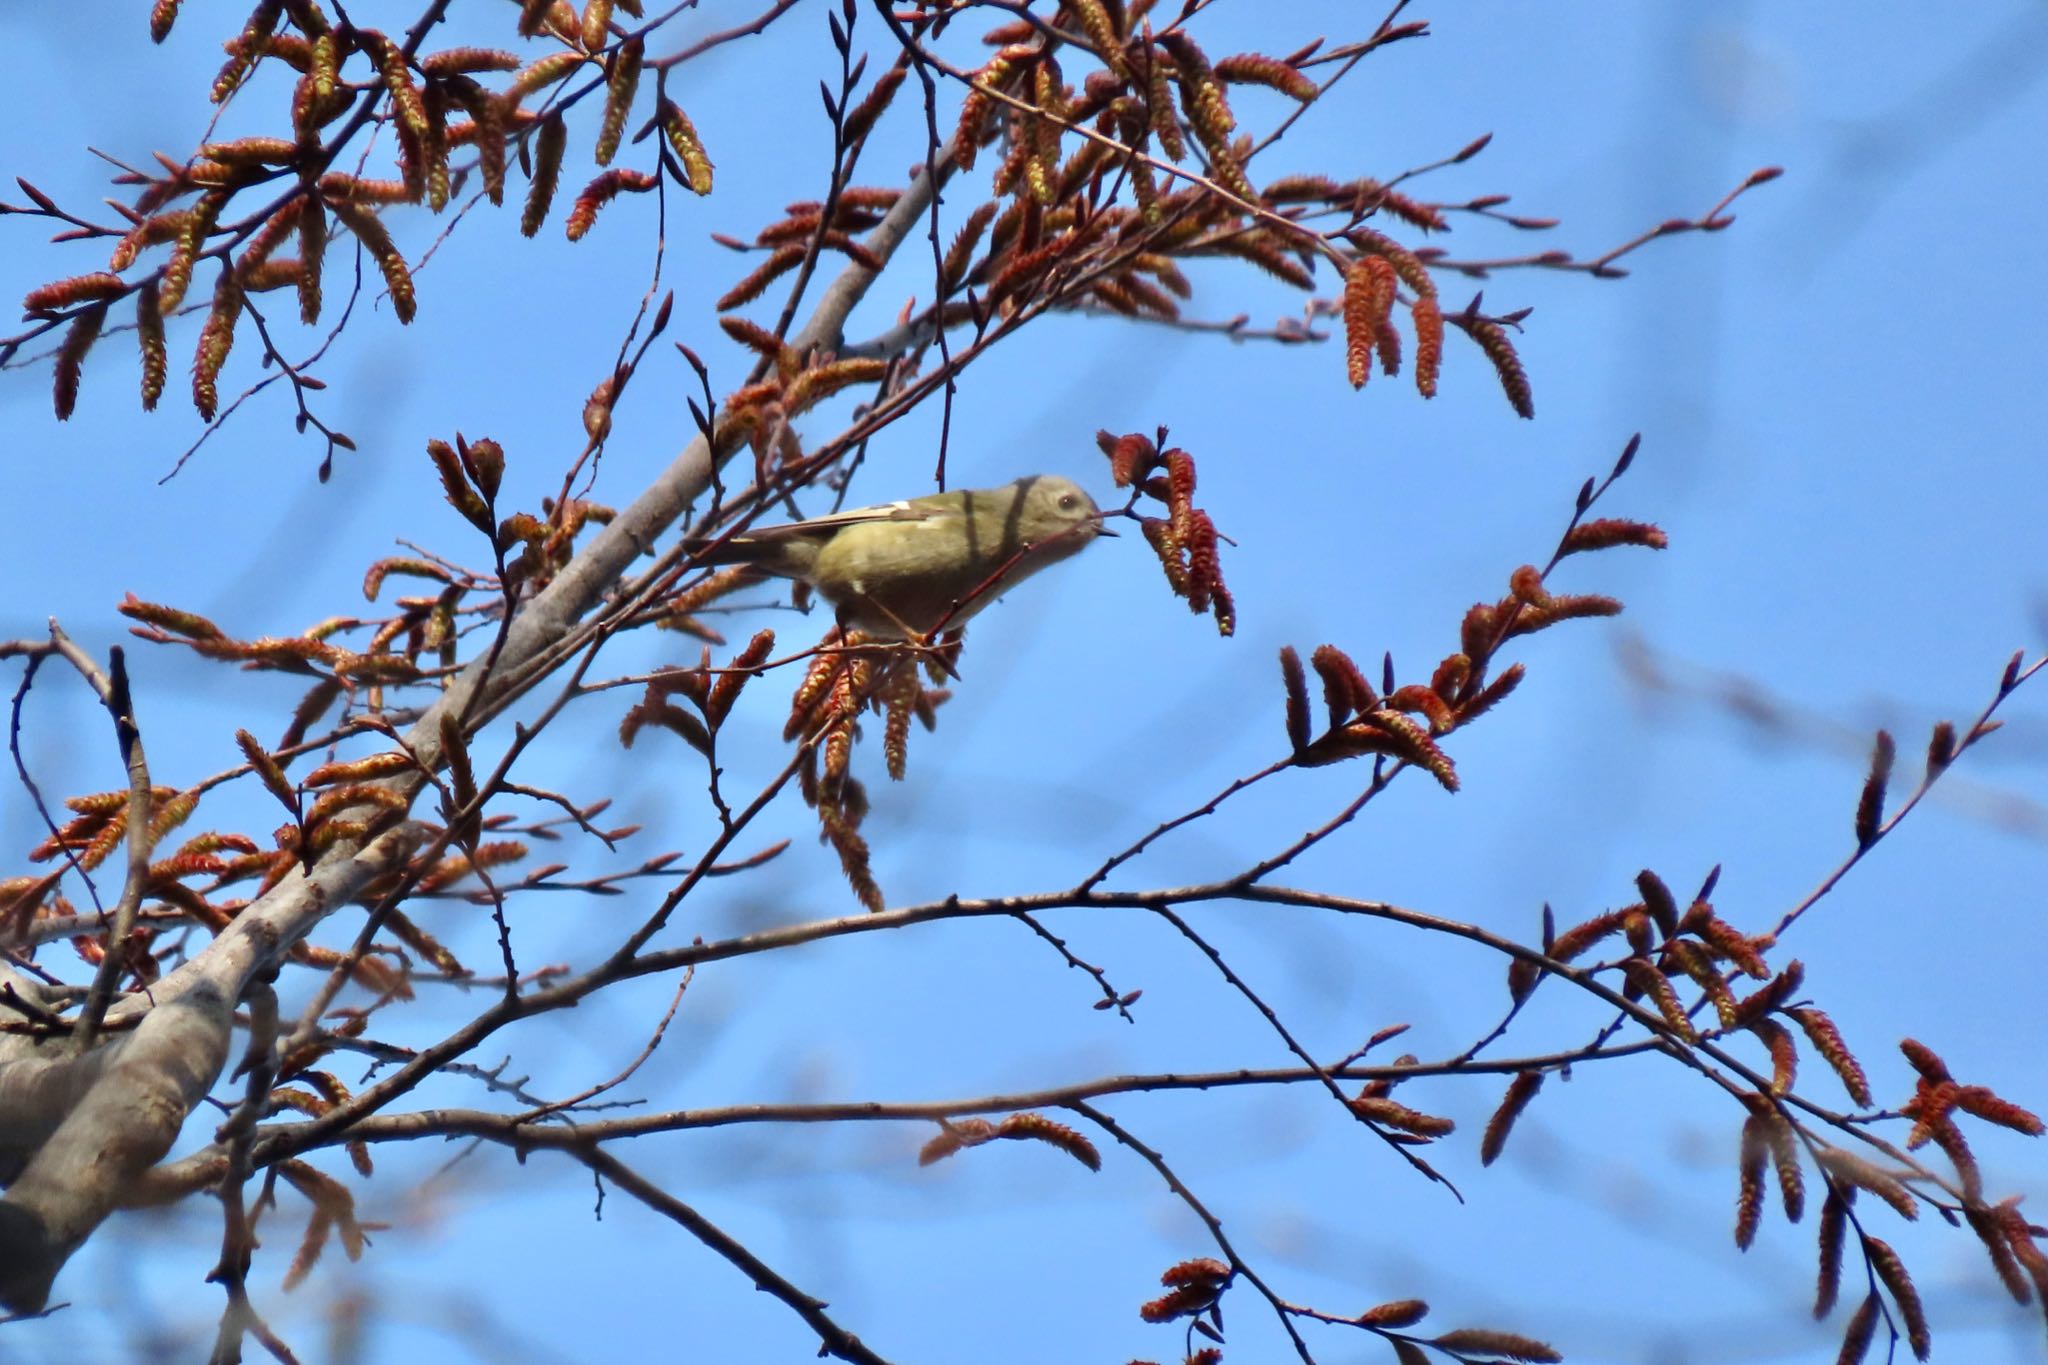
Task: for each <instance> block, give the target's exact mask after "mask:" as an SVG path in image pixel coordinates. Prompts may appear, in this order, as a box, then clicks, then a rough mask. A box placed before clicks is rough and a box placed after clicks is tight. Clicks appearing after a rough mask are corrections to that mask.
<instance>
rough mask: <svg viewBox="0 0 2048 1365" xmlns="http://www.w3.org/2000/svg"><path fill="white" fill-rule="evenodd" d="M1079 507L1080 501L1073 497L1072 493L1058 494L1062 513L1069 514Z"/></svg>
mask: <svg viewBox="0 0 2048 1365" xmlns="http://www.w3.org/2000/svg"><path fill="white" fill-rule="evenodd" d="M1080 505H1081V500H1080V499H1079V498H1077V497H1075V496H1074V495H1073V494H1072V493H1062V494H1060V510H1061V511H1062V512H1071V511H1073V510H1074V509H1075V508H1077V507H1079V506H1080Z"/></svg>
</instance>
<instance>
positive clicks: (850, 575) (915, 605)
mask: <svg viewBox="0 0 2048 1365" xmlns="http://www.w3.org/2000/svg"><path fill="white" fill-rule="evenodd" d="M1115 534H1116V532H1114V531H1112V530H1110V529H1108V528H1107V527H1105V526H1104V525H1103V524H1102V511H1101V509H1100V508H1098V507H1097V506H1096V505H1095V500H1094V499H1093V498H1091V497H1089V496H1088V494H1087V493H1085V492H1083V491H1082V489H1081V486H1080V485H1079V484H1077V483H1075V482H1074V481H1073V480H1071V479H1063V478H1061V477H1059V476H1058V475H1056V474H1033V475H1030V476H1028V477H1025V478H1022V479H1018V480H1017V481H1016V482H1015V483H1006V484H1004V485H1003V486H1002V487H1001V488H973V489H965V488H956V489H951V490H949V491H947V492H944V493H931V494H927V495H926V496H924V497H921V498H908V499H905V500H904V501H902V502H889V503H882V504H880V505H878V506H875V507H855V508H850V509H848V510H846V511H843V512H834V513H833V514H832V515H830V516H825V517H814V518H812V519H811V520H809V521H793V522H790V523H788V524H787V525H783V526H767V527H762V528H760V529H759V530H753V531H748V532H747V533H746V534H745V535H738V536H734V537H733V538H732V539H730V540H728V541H726V542H724V543H723V544H721V545H718V546H716V547H714V548H711V549H709V550H706V551H704V552H703V553H702V554H701V556H700V557H699V559H698V561H697V562H698V563H700V564H747V565H751V566H752V567H754V568H757V569H759V570H761V571H762V572H763V573H768V574H774V575H776V576H778V577H781V578H795V579H801V580H802V581H803V582H806V583H808V584H810V585H811V586H812V587H814V588H816V589H817V590H818V594H819V596H821V597H823V598H824V599H825V600H826V601H827V602H830V603H831V604H832V606H833V608H834V609H835V610H836V611H837V612H838V615H839V620H840V622H841V623H842V624H845V625H849V626H854V627H858V628H859V629H861V630H863V631H866V632H868V633H869V634H870V635H877V636H882V637H886V638H890V639H906V638H908V637H910V636H911V635H928V634H930V633H931V632H932V631H934V630H936V629H938V628H939V627H941V626H957V625H959V624H960V623H961V622H963V621H965V620H967V618H968V617H970V616H973V615H974V614H975V613H976V612H978V611H980V610H981V609H982V608H983V607H985V606H987V605H988V604H989V603H990V602H992V601H994V600H995V598H996V596H997V595H998V594H1000V593H1003V592H1006V591H1008V590H1009V589H1010V588H1012V587H1014V586H1015V585H1016V584H1017V583H1019V582H1021V581H1023V580H1024V579H1026V578H1028V577H1030V576H1031V575H1032V574H1035V573H1037V572H1038V571H1039V570H1040V569H1043V568H1045V567H1046V566H1047V565H1048V564H1057V563H1058V562H1059V561H1060V560H1062V559H1066V558H1068V557H1070V556H1072V555H1075V554H1078V553H1079V552H1080V551H1082V550H1084V549H1086V548H1087V547H1088V544H1089V542H1090V541H1092V540H1094V539H1095V537H1097V536H1113V535H1115Z"/></svg>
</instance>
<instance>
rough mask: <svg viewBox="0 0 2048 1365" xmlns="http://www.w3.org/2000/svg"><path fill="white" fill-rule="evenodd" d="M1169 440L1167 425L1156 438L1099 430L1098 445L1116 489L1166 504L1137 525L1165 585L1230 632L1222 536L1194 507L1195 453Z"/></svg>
mask: <svg viewBox="0 0 2048 1365" xmlns="http://www.w3.org/2000/svg"><path fill="white" fill-rule="evenodd" d="M1165 440H1166V429H1165V428H1164V427H1161V428H1160V429H1159V432H1158V439H1157V440H1156V441H1155V440H1154V439H1153V438H1152V437H1149V436H1146V435H1144V434H1143V433H1142V432H1128V433H1126V434H1124V435H1122V436H1118V435H1115V434H1113V433H1111V432H1108V431H1098V432H1096V433H1095V444H1096V445H1097V446H1099V447H1101V450H1102V453H1103V454H1104V455H1105V456H1107V457H1108V459H1109V467H1110V476H1111V477H1112V478H1113V479H1115V480H1116V484H1117V487H1119V488H1131V489H1135V490H1136V493H1135V494H1134V498H1135V497H1136V496H1140V495H1142V496H1144V497H1149V498H1153V499H1155V500H1157V501H1159V502H1161V503H1164V504H1165V505H1166V511H1167V515H1166V516H1164V517H1140V518H1139V519H1138V524H1139V525H1140V526H1141V527H1142V528H1143V529H1144V533H1145V542H1146V544H1148V545H1150V546H1151V547H1152V552H1153V553H1154V554H1155V555H1157V556H1158V557H1159V566H1160V568H1161V569H1163V570H1164V571H1165V573H1166V583H1167V586H1168V587H1170V588H1172V589H1173V592H1174V595H1175V596H1177V597H1181V598H1184V599H1186V601H1187V604H1188V610H1189V611H1192V612H1195V613H1197V614H1199V613H1202V612H1209V613H1211V614H1212V615H1213V616H1214V617H1215V618H1216V629H1217V630H1218V631H1219V632H1221V633H1222V634H1224V635H1229V634H1231V633H1232V632H1233V631H1235V630H1236V629H1237V602H1236V600H1235V599H1234V598H1232V597H1231V595H1230V589H1229V588H1227V587H1225V586H1224V583H1223V564H1222V560H1221V558H1220V556H1219V555H1218V552H1217V548H1218V544H1219V542H1220V539H1221V537H1220V536H1219V535H1218V534H1217V531H1216V523H1215V522H1214V521H1212V520H1211V519H1210V517H1209V514H1208V513H1207V512H1206V511H1204V510H1202V509H1201V508H1199V507H1197V506H1195V503H1194V494H1195V458H1194V456H1192V455H1190V454H1188V453H1187V451H1185V450H1182V449H1181V448H1179V447H1178V446H1174V447H1171V448H1169V449H1166V450H1163V451H1162V450H1161V449H1160V448H1159V447H1160V445H1162V444H1164V442H1165Z"/></svg>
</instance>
